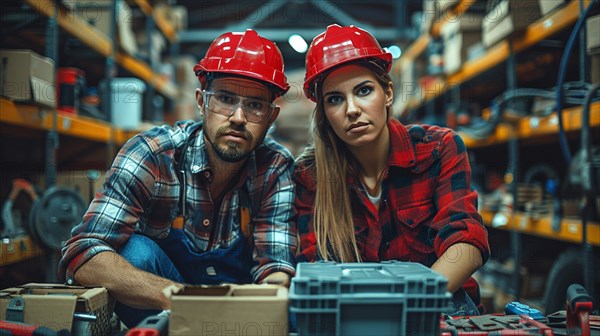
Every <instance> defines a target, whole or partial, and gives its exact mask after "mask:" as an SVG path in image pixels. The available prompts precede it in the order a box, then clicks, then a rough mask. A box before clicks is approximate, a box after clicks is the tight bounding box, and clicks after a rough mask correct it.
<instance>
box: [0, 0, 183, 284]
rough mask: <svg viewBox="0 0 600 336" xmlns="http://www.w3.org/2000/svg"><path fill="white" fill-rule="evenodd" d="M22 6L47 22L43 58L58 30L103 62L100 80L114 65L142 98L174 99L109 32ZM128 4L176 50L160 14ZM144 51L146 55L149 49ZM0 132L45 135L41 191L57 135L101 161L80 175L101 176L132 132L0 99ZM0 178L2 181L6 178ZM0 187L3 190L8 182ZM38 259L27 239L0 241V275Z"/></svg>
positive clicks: (42, 5)
mask: <svg viewBox="0 0 600 336" xmlns="http://www.w3.org/2000/svg"><path fill="white" fill-rule="evenodd" d="M120 1H123V0H120ZM22 3H24V4H28V5H29V6H30V7H31V8H33V9H34V10H35V11H36V12H38V13H40V14H41V15H43V16H45V17H46V18H47V19H48V22H49V25H48V31H47V33H46V41H45V42H46V53H47V54H53V53H56V48H57V45H58V44H57V43H58V41H57V39H56V36H57V32H56V29H62V30H63V31H65V32H68V33H69V34H70V35H71V36H73V37H75V38H76V39H78V40H79V41H81V42H82V43H83V44H85V45H86V46H88V47H89V48H91V49H92V50H94V51H95V52H97V53H98V54H99V55H101V56H103V57H104V58H105V59H106V61H107V62H106V63H107V71H106V74H107V75H108V76H112V74H113V73H115V69H114V68H112V67H114V63H116V65H119V66H121V67H122V68H123V69H125V70H126V71H128V72H130V73H131V74H133V75H134V76H136V77H139V78H140V79H142V80H144V81H145V82H146V83H147V84H148V86H149V88H150V89H149V90H148V91H150V92H147V97H151V96H152V95H153V92H152V91H151V90H156V91H157V92H158V93H160V94H161V95H163V96H164V97H166V98H167V99H176V98H177V96H178V90H177V88H176V87H175V85H174V84H173V83H171V82H169V81H167V80H166V79H164V78H162V77H161V76H159V75H158V74H157V73H156V72H155V71H154V68H155V65H153V64H148V63H146V62H145V61H143V60H140V59H138V58H136V57H134V56H131V55H128V54H127V53H125V52H123V51H120V50H118V46H117V44H116V42H115V36H114V35H115V34H114V33H115V29H114V28H113V32H112V34H111V35H112V36H107V35H106V34H104V33H103V32H101V31H99V30H98V29H96V28H95V27H94V26H92V25H90V24H89V23H87V22H86V21H85V20H84V19H83V18H81V17H79V16H78V15H76V14H75V13H73V12H72V11H70V10H69V9H67V8H65V7H64V6H62V5H59V4H58V2H57V1H51V0H46V1H39V0H22ZM129 3H130V4H131V5H134V6H137V7H138V8H139V9H140V10H141V11H142V12H143V13H144V14H145V15H146V20H147V21H146V22H147V24H146V27H147V28H150V29H153V28H154V27H155V26H154V25H156V27H157V28H158V29H159V30H160V31H161V32H162V33H163V35H164V36H165V37H166V38H167V40H168V41H169V42H170V43H171V45H172V46H175V47H174V48H172V49H174V50H177V48H176V45H177V43H178V36H177V32H176V31H175V29H174V28H173V27H172V26H171V25H170V23H169V22H168V21H167V20H166V18H165V16H164V14H163V12H161V11H158V10H157V9H156V8H153V7H152V5H150V3H149V2H148V1H147V0H135V1H134V0H131V1H129ZM115 6H116V5H115V4H113V23H115V20H116V19H115V18H114V8H115ZM53 23H54V25H53ZM53 30H54V31H53ZM53 34H54V36H53ZM147 47H148V48H149V49H150V48H152V45H148V46H147ZM46 56H51V55H46ZM0 128H1V129H4V130H11V132H16V133H28V134H30V135H31V136H32V137H33V138H39V137H40V134H44V133H45V134H46V147H47V150H46V157H45V158H44V160H45V161H46V162H45V163H44V164H43V166H44V169H45V170H47V171H46V175H50V176H47V183H46V186H50V185H52V182H51V181H52V180H53V178H55V177H56V171H55V169H56V167H57V166H59V163H60V162H55V161H54V160H56V156H57V155H56V152H60V151H61V148H58V145H57V144H58V137H59V135H60V136H61V144H62V147H63V148H64V147H66V146H69V145H70V144H74V145H77V146H78V147H82V146H83V149H81V150H79V153H86V152H93V153H98V155H99V156H102V157H104V159H101V160H98V161H95V162H96V163H92V164H91V165H92V166H89V163H84V164H83V165H84V166H83V167H85V169H91V168H93V169H99V170H105V169H106V168H107V167H108V166H109V165H110V163H111V162H112V160H113V159H114V156H115V154H116V149H117V147H120V146H121V145H123V144H124V143H125V142H126V141H127V140H128V139H130V138H131V137H132V136H134V135H135V134H136V133H137V132H138V131H127V130H122V129H119V128H117V127H114V126H113V125H111V124H110V123H108V122H105V121H102V120H97V119H93V118H89V117H85V116H79V115H74V114H63V113H58V112H57V111H56V110H52V109H48V108H43V107H40V106H37V105H35V104H29V103H17V102H13V101H10V100H8V99H5V98H0ZM23 131H25V132H23ZM11 132H8V133H11ZM6 135H7V134H5V136H6ZM42 143H43V142H42ZM82 144H83V145H82ZM98 148H101V149H102V151H100V152H97V149H98ZM102 153H103V154H102ZM1 155H11V153H1ZM75 155H76V154H75ZM86 165H87V166H86ZM48 167H51V168H48ZM48 169H50V171H48ZM2 178H3V179H4V178H6V176H3V177H2ZM0 182H2V183H3V184H4V183H9V182H10V181H0ZM41 256H48V251H46V250H45V249H43V248H42V247H40V246H39V245H38V244H37V243H36V242H35V241H34V240H32V239H31V237H30V236H29V235H25V236H18V237H13V238H10V239H3V240H0V274H4V273H6V272H8V271H9V267H10V266H11V265H15V264H18V263H20V262H23V261H26V260H30V259H32V258H36V257H41ZM50 259H52V258H50ZM54 261H55V260H54ZM50 268H52V266H51V267H50ZM50 268H49V270H48V272H47V277H49V279H48V280H54V276H55V275H54V274H55V272H53V271H51V270H50Z"/></svg>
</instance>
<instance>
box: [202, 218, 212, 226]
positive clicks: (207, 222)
mask: <svg viewBox="0 0 600 336" xmlns="http://www.w3.org/2000/svg"><path fill="white" fill-rule="evenodd" d="M202 225H204V226H209V225H210V220H208V218H205V219H204V220H203V221H202Z"/></svg>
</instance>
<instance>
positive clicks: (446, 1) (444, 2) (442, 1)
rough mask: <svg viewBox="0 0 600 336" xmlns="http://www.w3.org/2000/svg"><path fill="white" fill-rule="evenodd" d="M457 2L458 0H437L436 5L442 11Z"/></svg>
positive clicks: (445, 10)
mask: <svg viewBox="0 0 600 336" xmlns="http://www.w3.org/2000/svg"><path fill="white" fill-rule="evenodd" d="M459 2H460V1H459V0H437V3H438V6H439V8H440V11H441V12H442V13H444V12H447V11H448V10H450V9H451V8H454V7H455V6H456V5H458V3H459Z"/></svg>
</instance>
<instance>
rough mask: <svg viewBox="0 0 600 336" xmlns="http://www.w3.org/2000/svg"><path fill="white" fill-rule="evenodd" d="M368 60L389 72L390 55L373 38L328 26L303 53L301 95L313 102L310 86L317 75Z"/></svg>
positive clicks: (350, 28) (351, 29) (355, 29)
mask: <svg viewBox="0 0 600 336" xmlns="http://www.w3.org/2000/svg"><path fill="white" fill-rule="evenodd" d="M370 57H375V58H379V59H380V60H382V61H383V62H384V64H385V66H386V71H390V69H391V67H392V54H390V53H388V52H386V51H385V50H383V49H382V48H381V46H380V45H379V42H377V40H376V39H375V38H374V37H373V35H371V34H370V33H369V32H367V31H366V30H364V29H361V28H358V27H356V26H345V27H340V26H339V25H337V24H332V25H329V26H328V27H327V30H325V31H324V32H323V33H321V34H319V35H317V37H315V38H314V39H313V41H312V43H311V44H310V47H309V48H308V52H307V53H306V75H305V76H304V94H305V95H306V97H308V98H309V99H310V100H312V101H316V98H315V93H314V82H315V80H316V79H317V77H319V75H321V74H322V73H324V72H325V71H327V70H329V69H331V68H333V67H334V66H337V65H340V64H344V63H347V62H350V61H354V60H357V59H362V58H370Z"/></svg>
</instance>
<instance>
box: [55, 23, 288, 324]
mask: <svg viewBox="0 0 600 336" xmlns="http://www.w3.org/2000/svg"><path fill="white" fill-rule="evenodd" d="M194 71H195V73H196V75H197V76H198V79H199V81H200V83H201V86H202V89H198V90H197V91H196V98H197V102H198V107H199V108H200V114H201V115H202V117H203V118H202V119H203V120H202V121H201V122H194V121H181V122H178V123H177V124H176V125H175V126H174V127H169V126H162V127H155V128H153V129H151V130H149V131H147V132H143V133H140V134H138V135H137V136H135V137H133V138H132V139H131V140H129V142H127V144H125V146H124V147H123V149H121V151H120V152H119V154H118V155H117V157H116V159H115V161H114V163H113V165H112V168H111V170H110V172H109V173H108V175H107V179H106V182H105V183H104V187H105V190H104V192H102V193H100V194H97V196H96V198H95V199H94V201H93V202H92V204H91V205H90V208H89V209H88V211H87V213H86V214H85V216H84V218H83V221H82V222H81V224H80V225H78V226H77V227H76V228H75V229H74V230H73V237H72V238H71V239H70V240H69V241H68V242H67V243H66V245H65V247H64V248H63V251H62V252H63V257H62V260H61V262H60V269H59V274H60V275H61V277H62V278H64V279H65V280H66V282H67V283H68V284H75V283H80V284H83V285H102V286H104V287H107V288H108V290H109V291H110V292H111V294H112V295H113V296H114V297H115V298H116V299H117V301H118V303H117V306H116V307H115V311H116V312H117V314H118V315H119V317H120V318H121V319H122V320H123V322H125V324H126V325H127V326H129V327H132V326H135V325H137V324H138V323H139V322H140V321H141V320H143V319H144V318H145V317H146V316H149V315H153V314H156V313H158V312H159V311H160V310H161V309H168V308H169V300H168V299H167V297H166V296H165V294H164V293H163V289H164V288H165V287H167V286H169V285H176V286H180V285H181V284H184V283H186V284H220V283H252V282H254V283H278V284H284V285H287V284H289V280H290V278H291V277H292V276H293V275H294V266H295V260H294V258H295V253H296V232H295V229H294V227H293V226H290V225H289V224H290V222H291V220H292V216H293V200H294V185H293V183H292V172H293V164H294V160H293V157H292V156H291V154H290V153H289V151H288V150H286V149H285V148H284V147H282V146H281V145H279V144H278V143H277V142H275V141H274V140H273V139H270V138H265V135H266V133H267V129H268V128H269V126H270V125H271V124H272V123H273V122H274V121H275V119H276V118H277V115H278V114H279V107H278V106H276V105H274V104H273V101H274V99H275V98H276V97H278V96H281V95H283V94H284V93H285V92H286V91H287V90H288V88H289V85H288V83H287V79H286V76H285V75H284V66H283V60H282V57H281V52H280V51H279V49H278V48H277V46H276V45H275V44H274V43H273V42H271V41H269V40H267V39H265V38H263V37H261V36H259V35H258V34H257V32H255V31H254V30H251V29H248V30H246V31H245V32H240V33H234V32H231V33H225V34H223V35H221V36H219V37H218V38H217V39H216V40H215V41H214V42H213V43H212V45H211V46H210V47H209V49H208V51H207V52H206V56H205V57H204V58H203V59H202V60H200V62H199V63H198V64H197V65H196V66H195V67H194Z"/></svg>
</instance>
